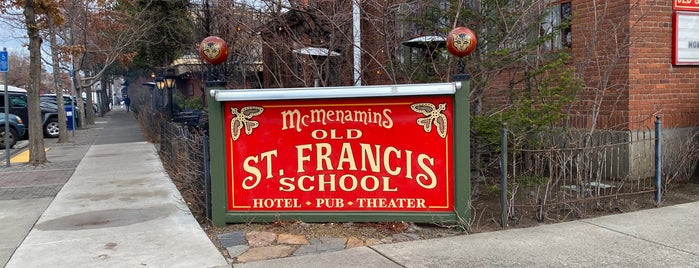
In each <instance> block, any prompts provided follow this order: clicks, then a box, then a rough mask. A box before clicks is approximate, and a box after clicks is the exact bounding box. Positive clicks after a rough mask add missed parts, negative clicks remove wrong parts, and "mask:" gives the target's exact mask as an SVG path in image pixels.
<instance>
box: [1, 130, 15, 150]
mask: <svg viewBox="0 0 699 268" xmlns="http://www.w3.org/2000/svg"><path fill="white" fill-rule="evenodd" d="M6 136H7V137H8V138H10V147H9V148H12V146H15V144H17V138H19V137H17V131H16V130H15V129H13V128H10V131H9V132H8V131H5V128H3V129H2V131H0V148H2V149H5V148H7V147H5V139H6V138H5V137H6Z"/></svg>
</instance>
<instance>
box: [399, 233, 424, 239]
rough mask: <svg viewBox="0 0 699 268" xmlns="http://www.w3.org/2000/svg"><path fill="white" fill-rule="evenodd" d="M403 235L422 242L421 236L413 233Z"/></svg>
mask: <svg viewBox="0 0 699 268" xmlns="http://www.w3.org/2000/svg"><path fill="white" fill-rule="evenodd" d="M402 235H404V236H407V237H408V238H410V239H411V240H420V236H419V235H417V234H413V233H402Z"/></svg>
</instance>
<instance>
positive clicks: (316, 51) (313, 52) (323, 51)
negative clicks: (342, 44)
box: [292, 47, 340, 57]
mask: <svg viewBox="0 0 699 268" xmlns="http://www.w3.org/2000/svg"><path fill="white" fill-rule="evenodd" d="M292 51H293V52H294V53H296V54H302V55H310V56H321V57H328V56H340V53H337V52H335V51H330V50H329V49H327V48H321V47H304V48H298V49H294V50H292Z"/></svg>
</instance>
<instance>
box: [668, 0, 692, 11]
mask: <svg viewBox="0 0 699 268" xmlns="http://www.w3.org/2000/svg"><path fill="white" fill-rule="evenodd" d="M672 10H686V11H699V0H672Z"/></svg>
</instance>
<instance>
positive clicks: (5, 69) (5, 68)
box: [0, 47, 17, 167]
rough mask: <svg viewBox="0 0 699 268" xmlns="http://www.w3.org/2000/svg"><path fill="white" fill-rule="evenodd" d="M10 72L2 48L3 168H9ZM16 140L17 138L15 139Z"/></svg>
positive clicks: (0, 65) (0, 57) (6, 57)
mask: <svg viewBox="0 0 699 268" xmlns="http://www.w3.org/2000/svg"><path fill="white" fill-rule="evenodd" d="M9 70H10V63H9V60H8V56H7V48H4V47H3V48H2V51H0V72H1V73H3V75H4V80H5V103H4V105H5V111H4V112H5V132H6V133H5V166H7V167H9V166H10V146H9V145H10V135H9V132H10V122H9V121H10V118H9V115H8V114H9V113H10V100H9V94H8V93H7V72H8V71H9ZM15 138H17V137H15Z"/></svg>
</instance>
